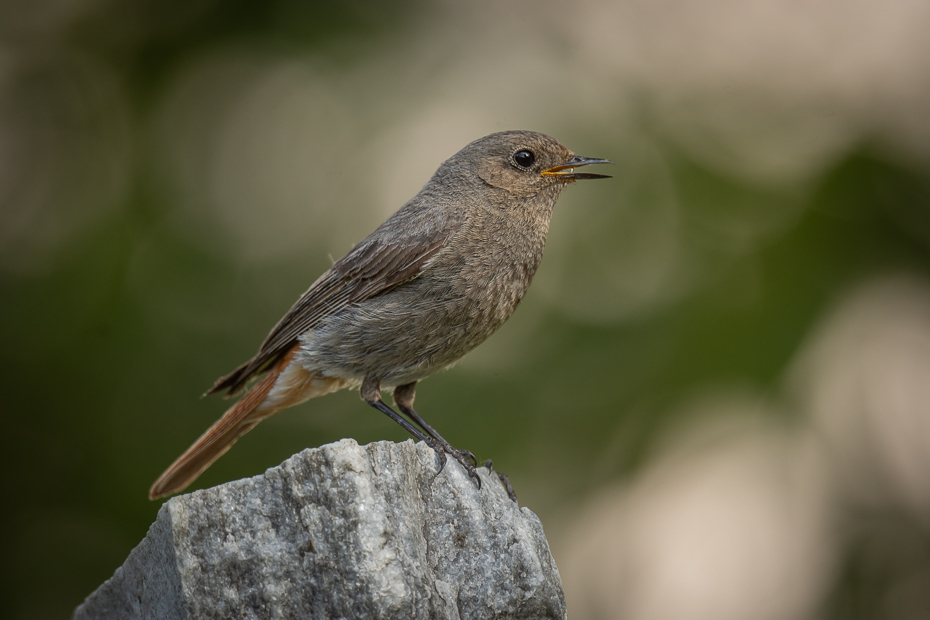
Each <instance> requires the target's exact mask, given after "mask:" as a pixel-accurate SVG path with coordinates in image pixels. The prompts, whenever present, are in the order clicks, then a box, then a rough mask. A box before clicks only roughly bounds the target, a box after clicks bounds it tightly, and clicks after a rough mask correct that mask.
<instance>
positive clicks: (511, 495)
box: [482, 459, 517, 503]
mask: <svg viewBox="0 0 930 620" xmlns="http://www.w3.org/2000/svg"><path fill="white" fill-rule="evenodd" d="M482 467H487V468H488V471H489V472H493V473H495V474H497V479H498V480H500V481H501V484H502V485H504V490H505V491H507V497H509V498H510V500H511V501H512V502H513V503H517V494H516V493H515V492H514V490H513V485H511V484H510V477H509V476H508V475H507V474H502V473H501V472H499V471H494V463H492V462H491V459H488V460H486V461H485V462H484V465H482Z"/></svg>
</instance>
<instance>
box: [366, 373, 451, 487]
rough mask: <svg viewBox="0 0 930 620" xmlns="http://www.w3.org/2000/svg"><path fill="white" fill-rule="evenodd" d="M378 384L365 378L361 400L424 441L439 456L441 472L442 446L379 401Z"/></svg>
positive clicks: (442, 462) (371, 379)
mask: <svg viewBox="0 0 930 620" xmlns="http://www.w3.org/2000/svg"><path fill="white" fill-rule="evenodd" d="M379 383H380V381H379V380H378V379H373V378H371V377H368V378H366V379H365V381H364V383H362V389H361V390H360V394H361V396H362V400H364V401H365V402H366V403H368V404H369V405H371V406H372V407H374V408H375V409H377V410H378V411H380V412H381V413H383V414H385V415H386V416H388V417H389V418H391V419H392V420H394V421H395V422H397V423H398V424H400V425H401V426H402V427H403V428H404V429H405V430H406V431H407V432H408V433H410V434H411V435H413V436H414V437H415V438H417V439H418V440H420V441H425V442H426V443H427V445H429V447H431V448H432V449H433V451H434V452H436V454H437V455H438V456H439V471H440V472H441V471H442V468H443V467H445V466H446V453H445V451H444V450H443V446H441V445H440V444H439V443H438V442H437V441H436V440H435V439H433V438H432V437H430V436H428V435H424V434H423V431H421V430H420V429H418V428H417V427H415V426H414V425H413V424H411V423H410V422H408V421H407V420H405V419H404V418H403V417H401V416H400V414H399V413H397V412H396V411H394V410H393V409H391V408H390V407H388V406H387V404H385V402H384V401H383V400H381V388H380V386H379Z"/></svg>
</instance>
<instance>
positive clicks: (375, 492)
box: [74, 439, 566, 620]
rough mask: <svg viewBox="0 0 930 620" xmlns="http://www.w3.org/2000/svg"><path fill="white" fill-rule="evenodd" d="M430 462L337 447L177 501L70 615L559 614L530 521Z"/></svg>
mask: <svg viewBox="0 0 930 620" xmlns="http://www.w3.org/2000/svg"><path fill="white" fill-rule="evenodd" d="M437 465H438V461H437V458H436V456H435V454H434V453H433V451H432V449H431V448H430V447H429V446H427V445H425V444H423V443H420V444H414V443H413V441H410V440H408V441H406V442H404V443H401V444H395V443H391V442H383V441H382V442H378V443H373V444H369V445H367V446H359V445H358V444H357V443H356V442H355V441H354V440H351V439H344V440H342V441H340V442H337V443H333V444H329V445H326V446H322V447H320V448H314V449H309V450H304V451H303V452H301V453H299V454H296V455H294V456H293V457H291V458H290V459H288V460H287V461H285V462H284V463H282V464H281V465H279V466H278V467H273V468H271V469H269V470H268V471H266V472H265V474H264V475H262V476H256V477H254V478H251V479H246V480H239V481H236V482H230V483H228V484H224V485H221V486H218V487H215V488H212V489H205V490H202V491H197V492H195V493H191V494H189V495H182V496H179V497H175V498H172V499H170V500H168V501H167V502H166V503H165V504H164V505H163V506H162V507H161V510H160V511H159V512H158V518H157V519H156V521H155V523H154V524H153V525H152V527H151V528H150V529H149V532H148V535H147V536H146V537H145V539H144V540H143V541H142V542H141V543H140V544H139V546H137V547H136V548H135V549H133V551H132V552H131V553H130V554H129V558H128V559H127V560H126V562H125V564H124V565H123V566H122V567H120V568H118V569H117V570H116V573H115V574H114V575H113V577H112V578H110V579H109V580H107V581H106V582H105V583H104V584H103V585H102V586H101V587H100V588H98V589H97V590H96V591H95V592H93V593H92V594H91V595H90V596H89V597H87V599H86V600H85V601H84V603H83V604H82V605H80V606H79V607H78V608H77V609H76V610H75V613H74V618H75V619H80V620H83V619H89V618H121V619H129V618H405V619H406V618H462V619H465V618H565V617H566V613H565V599H564V597H563V594H562V584H561V581H560V580H559V573H558V570H557V569H556V566H555V562H553V560H552V556H551V555H550V553H549V547H548V545H547V543H546V539H545V537H544V535H543V530H542V525H541V523H540V522H539V519H538V518H537V517H536V515H535V514H533V513H532V512H531V511H530V510H529V509H527V508H522V509H521V508H519V507H518V506H517V505H516V504H515V503H514V502H512V501H510V500H509V499H508V498H507V494H506V492H505V491H504V489H503V487H502V486H501V484H500V482H499V481H498V480H497V478H496V476H494V475H493V474H490V473H489V472H488V470H487V469H484V468H481V469H479V470H478V471H479V474H480V475H481V480H482V485H481V489H480V490H479V489H478V488H477V486H476V485H475V483H474V481H473V480H470V479H469V478H468V476H467V474H466V473H465V471H464V470H463V469H462V467H461V466H460V465H459V464H458V463H457V462H455V461H454V460H453V459H449V461H448V463H447V464H446V466H445V469H443V471H442V472H441V473H440V474H438V475H437V473H436V472H437Z"/></svg>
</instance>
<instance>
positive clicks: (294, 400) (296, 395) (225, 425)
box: [149, 346, 349, 499]
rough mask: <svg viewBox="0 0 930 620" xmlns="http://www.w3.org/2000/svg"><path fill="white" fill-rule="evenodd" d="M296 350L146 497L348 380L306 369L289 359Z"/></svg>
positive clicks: (177, 484)
mask: <svg viewBox="0 0 930 620" xmlns="http://www.w3.org/2000/svg"><path fill="white" fill-rule="evenodd" d="M296 352H297V347H296V346H295V347H294V348H292V349H291V350H290V351H288V353H287V354H286V355H285V356H284V357H282V358H281V360H279V361H278V362H277V363H276V364H275V365H274V366H273V367H272V368H271V369H270V370H269V371H268V372H267V374H265V376H264V377H262V378H261V379H260V380H259V381H258V383H256V384H255V385H254V386H253V387H252V389H251V390H249V391H248V393H247V394H246V395H245V396H243V397H242V398H241V399H240V400H239V401H238V402H237V403H236V404H235V405H233V406H232V407H230V408H229V409H228V410H227V411H226V413H224V414H223V417H221V418H220V419H219V420H217V421H216V423H215V424H214V425H213V426H211V427H210V428H209V429H207V432H206V433H204V434H203V435H201V436H200V439H198V440H197V441H195V442H194V445H192V446H191V447H190V448H188V449H187V451H186V452H185V453H184V454H182V455H181V456H179V457H178V458H177V460H176V461H175V462H174V463H172V464H171V467H169V468H168V469H166V470H165V473H163V474H162V475H161V476H159V478H158V480H156V481H155V484H153V485H152V488H151V489H149V499H157V498H159V497H164V496H166V495H171V494H172V493H177V492H178V491H181V490H182V489H184V488H185V487H186V486H187V485H189V484H190V483H191V482H193V481H194V480H195V479H196V478H197V476H199V475H200V474H201V473H202V472H203V471H204V470H205V469H206V468H207V467H209V466H210V465H211V464H213V461H215V460H216V459H218V458H220V457H221V456H223V454H224V453H225V452H226V451H227V450H229V448H230V447H231V446H232V445H233V444H234V443H235V442H236V440H237V439H239V437H241V436H242V435H244V434H246V433H247V432H249V431H250V430H252V429H253V428H254V427H255V425H256V424H258V423H259V422H261V421H262V420H264V419H265V418H267V417H268V416H270V415H273V414H275V413H277V412H279V411H281V410H282V409H287V408H288V407H291V406H293V405H296V404H299V403H302V402H303V401H305V400H307V399H308V398H312V397H314V396H321V395H323V394H327V393H329V392H332V391H333V390H338V389H340V388H343V387H346V386H347V385H348V384H349V382H347V381H345V380H343V379H337V378H334V377H326V376H324V375H322V374H321V373H319V372H313V371H308V370H307V369H305V368H304V367H303V366H302V365H301V364H300V363H298V362H295V363H291V361H292V359H293V358H294V355H295V354H296Z"/></svg>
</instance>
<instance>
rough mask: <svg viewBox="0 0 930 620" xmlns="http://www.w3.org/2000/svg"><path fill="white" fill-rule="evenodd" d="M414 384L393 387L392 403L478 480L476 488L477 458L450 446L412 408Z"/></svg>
mask: <svg viewBox="0 0 930 620" xmlns="http://www.w3.org/2000/svg"><path fill="white" fill-rule="evenodd" d="M416 385H417V384H416V382H415V381H414V382H413V383H408V384H406V385H399V386H397V387H396V388H394V404H396V405H397V408H398V409H400V410H401V412H402V413H403V414H404V415H406V416H407V417H409V418H410V419H411V420H413V421H414V422H416V423H417V425H418V426H419V427H420V428H422V429H423V430H424V431H426V432H427V433H428V434H429V436H430V437H432V438H433V439H435V440H436V441H437V442H438V443H439V445H440V446H442V449H443V450H444V451H446V452H448V453H449V454H451V455H452V457H453V458H454V459H455V460H456V461H458V462H459V463H461V464H462V467H464V468H465V471H467V472H468V475H469V476H471V477H472V478H474V479H475V480H477V481H478V488H481V478H479V477H478V472H476V471H475V468H476V467H477V466H478V459H476V458H475V455H474V454H472V453H471V452H469V451H468V450H459V449H458V448H454V447H452V445H451V444H450V443H449V442H448V441H446V440H445V439H443V437H442V435H440V434H439V433H437V432H436V429H434V428H433V427H432V426H430V425H429V424H427V423H426V420H424V419H423V418H421V417H420V415H419V414H418V413H417V412H416V411H414V410H413V398H414V394H415V392H414V390H415V388H416Z"/></svg>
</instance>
